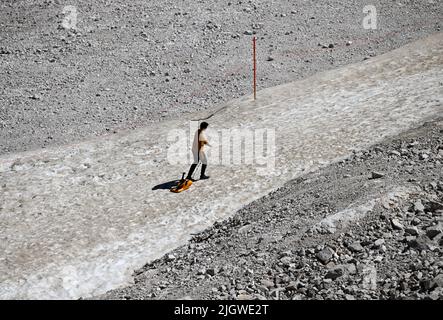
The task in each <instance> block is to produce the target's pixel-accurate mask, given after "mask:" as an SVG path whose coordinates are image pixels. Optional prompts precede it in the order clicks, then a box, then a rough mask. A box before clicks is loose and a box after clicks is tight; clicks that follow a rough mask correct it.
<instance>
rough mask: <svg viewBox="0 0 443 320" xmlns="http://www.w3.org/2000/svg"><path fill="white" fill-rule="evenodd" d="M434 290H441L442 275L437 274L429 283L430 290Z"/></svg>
mask: <svg viewBox="0 0 443 320" xmlns="http://www.w3.org/2000/svg"><path fill="white" fill-rule="evenodd" d="M434 288H443V273H441V274H439V275H438V276H436V277H434V279H432V281H431V283H430V289H434Z"/></svg>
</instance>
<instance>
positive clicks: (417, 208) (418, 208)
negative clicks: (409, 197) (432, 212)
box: [414, 200, 425, 212]
mask: <svg viewBox="0 0 443 320" xmlns="http://www.w3.org/2000/svg"><path fill="white" fill-rule="evenodd" d="M424 210H425V206H424V205H423V203H422V202H421V200H417V201H416V202H415V203H414V211H415V212H423V211H424Z"/></svg>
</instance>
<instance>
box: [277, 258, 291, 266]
mask: <svg viewBox="0 0 443 320" xmlns="http://www.w3.org/2000/svg"><path fill="white" fill-rule="evenodd" d="M291 260H292V259H291V257H283V258H281V259H280V262H281V263H283V264H284V265H289V264H290V263H291Z"/></svg>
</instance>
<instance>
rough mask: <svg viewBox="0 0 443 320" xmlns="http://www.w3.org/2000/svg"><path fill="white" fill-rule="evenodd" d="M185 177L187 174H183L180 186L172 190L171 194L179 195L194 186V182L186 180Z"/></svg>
mask: <svg viewBox="0 0 443 320" xmlns="http://www.w3.org/2000/svg"><path fill="white" fill-rule="evenodd" d="M184 177H185V173H183V176H182V178H181V180H180V181H179V182H178V184H177V185H176V186H174V187H172V188H171V189H170V191H171V192H175V193H179V192H182V191H185V190H188V189H189V187H190V186H191V185H192V181H191V180H190V179H185V178H184Z"/></svg>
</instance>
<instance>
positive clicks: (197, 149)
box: [186, 122, 211, 180]
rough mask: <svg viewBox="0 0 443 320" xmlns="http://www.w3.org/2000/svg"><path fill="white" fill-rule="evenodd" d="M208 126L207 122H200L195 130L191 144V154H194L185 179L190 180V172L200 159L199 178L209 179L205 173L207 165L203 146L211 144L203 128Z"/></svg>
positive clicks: (191, 172) (192, 171)
mask: <svg viewBox="0 0 443 320" xmlns="http://www.w3.org/2000/svg"><path fill="white" fill-rule="evenodd" d="M208 126H209V124H208V123H207V122H202V123H201V124H200V128H199V129H198V130H197V131H196V132H195V135H194V142H193V144H192V154H193V156H194V162H193V163H192V165H191V168H189V172H188V176H187V177H186V179H189V180H192V174H193V173H194V170H195V168H197V165H198V163H199V161H201V163H202V169H201V173H200V180H204V179H209V176H207V175H206V174H205V173H206V168H207V166H208V159H207V157H206V153H205V146H206V145H207V146H209V147H210V146H211V145H210V144H209V141H208V138H207V137H206V134H205V130H206V129H207V128H208Z"/></svg>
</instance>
